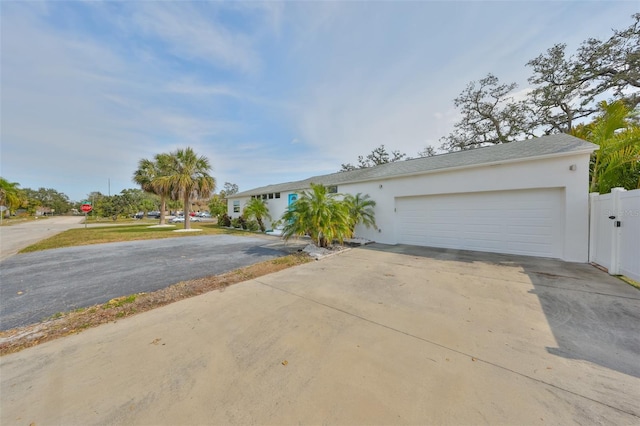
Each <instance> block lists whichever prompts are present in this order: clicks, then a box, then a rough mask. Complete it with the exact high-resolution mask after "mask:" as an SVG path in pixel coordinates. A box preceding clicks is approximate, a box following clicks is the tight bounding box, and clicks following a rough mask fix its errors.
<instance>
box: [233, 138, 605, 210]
mask: <svg viewBox="0 0 640 426" xmlns="http://www.w3.org/2000/svg"><path fill="white" fill-rule="evenodd" d="M596 149H598V146H597V145H594V144H592V143H590V142H587V141H584V140H582V139H578V138H576V137H574V136H570V135H566V134H557V135H549V136H542V137H539V138H534V139H527V140H524V141H518V142H511V143H507V144H501V145H492V146H488V147H483V148H475V149H470V150H466V151H458V152H451V153H447V154H440V155H435V156H433V157H423V158H416V159H413V160H406V161H396V162H394V163H387V164H381V165H379V166H374V167H368V168H365V169H357V170H352V171H349V172H337V173H332V174H328V175H321V176H314V177H310V178H308V179H304V180H299V181H295V182H286V183H278V184H274V185H267V186H262V187H260V188H255V189H251V190H248V191H243V192H239V193H237V194H235V195H233V196H232V197H229V198H238V197H248V196H251V195H259V194H268V193H272V192H286V191H296V190H300V189H306V188H310V187H311V185H310V184H311V183H315V184H323V185H340V184H346V183H356V182H364V181H370V180H378V179H388V178H393V177H401V176H408V175H415V174H421V173H428V172H434V171H438V170H444V169H451V168H460V167H471V166H480V165H483V164H492V163H499V162H503V161H518V160H529V159H534V158H536V157H546V156H555V155H563V154H571V153H577V152H592V151H594V150H596Z"/></svg>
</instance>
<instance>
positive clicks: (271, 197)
mask: <svg viewBox="0 0 640 426" xmlns="http://www.w3.org/2000/svg"><path fill="white" fill-rule="evenodd" d="M269 199H270V200H273V192H272V193H271V194H269Z"/></svg>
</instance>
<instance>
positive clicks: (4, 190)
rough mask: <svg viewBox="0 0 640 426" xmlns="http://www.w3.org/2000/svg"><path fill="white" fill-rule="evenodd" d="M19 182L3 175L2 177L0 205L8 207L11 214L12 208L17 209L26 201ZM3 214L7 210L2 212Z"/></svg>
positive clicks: (0, 180)
mask: <svg viewBox="0 0 640 426" xmlns="http://www.w3.org/2000/svg"><path fill="white" fill-rule="evenodd" d="M19 186H20V184H19V183H17V182H9V181H8V180H6V179H5V178H3V177H0V205H2V206H5V207H7V210H8V211H9V215H10V214H11V210H15V209H16V208H17V207H20V205H21V204H22V203H23V202H24V195H23V194H22V191H21V190H20V188H18V187H19ZM1 214H2V216H5V214H6V213H5V212H2V213H1Z"/></svg>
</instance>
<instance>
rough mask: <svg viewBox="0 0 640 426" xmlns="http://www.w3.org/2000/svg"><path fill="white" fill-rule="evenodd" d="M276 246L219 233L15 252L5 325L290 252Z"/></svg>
mask: <svg viewBox="0 0 640 426" xmlns="http://www.w3.org/2000/svg"><path fill="white" fill-rule="evenodd" d="M269 244H270V241H269V240H268V239H264V238H253V237H236V236H231V235H212V236H194V237H183V238H168V239H162V240H149V241H133V242H124V243H111V244H98V245H91V246H81V247H70V248H62V249H55V250H45V251H40V252H34V253H26V254H21V255H16V256H12V257H9V258H7V259H5V260H2V261H0V280H1V282H2V284H1V286H0V299H1V300H2V303H1V304H0V330H8V329H11V328H15V327H20V326H24V325H29V324H33V323H36V322H39V321H41V320H43V319H45V318H48V317H50V316H52V315H54V314H56V313H58V312H64V311H69V310H73V309H77V308H81V307H87V306H92V305H94V304H99V303H105V302H107V301H109V300H111V299H113V298H115V297H119V296H124V295H129V294H134V293H140V292H151V291H155V290H158V289H162V288H165V287H167V286H169V285H172V284H175V283H177V282H180V281H184V280H189V279H195V278H201V277H205V276H210V275H216V274H221V273H224V272H227V271H230V270H233V269H237V268H240V267H243V266H247V265H251V264H253V263H257V262H261V261H264V260H268V259H273V258H276V257H280V256H283V255H285V254H286V252H284V251H281V250H277V249H274V248H270V247H268V245H269Z"/></svg>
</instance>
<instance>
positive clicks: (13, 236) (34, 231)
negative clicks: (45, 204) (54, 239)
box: [0, 216, 84, 260]
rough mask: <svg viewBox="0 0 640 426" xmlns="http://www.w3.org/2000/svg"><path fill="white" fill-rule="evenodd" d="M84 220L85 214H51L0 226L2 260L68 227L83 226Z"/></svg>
mask: <svg viewBox="0 0 640 426" xmlns="http://www.w3.org/2000/svg"><path fill="white" fill-rule="evenodd" d="M83 221H84V216H51V217H45V218H40V219H36V220H28V221H24V222H18V223H15V224H13V225H9V226H0V260H3V259H6V258H8V257H10V256H13V255H14V254H16V253H18V252H19V251H20V250H22V249H23V248H25V247H27V246H28V245H30V244H34V243H37V242H38V241H40V240H43V239H45V238H48V237H51V236H53V235H56V234H58V233H60V232H62V231H66V230H67V229H71V228H81V227H83V226H84V225H83V224H82V222H83Z"/></svg>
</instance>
